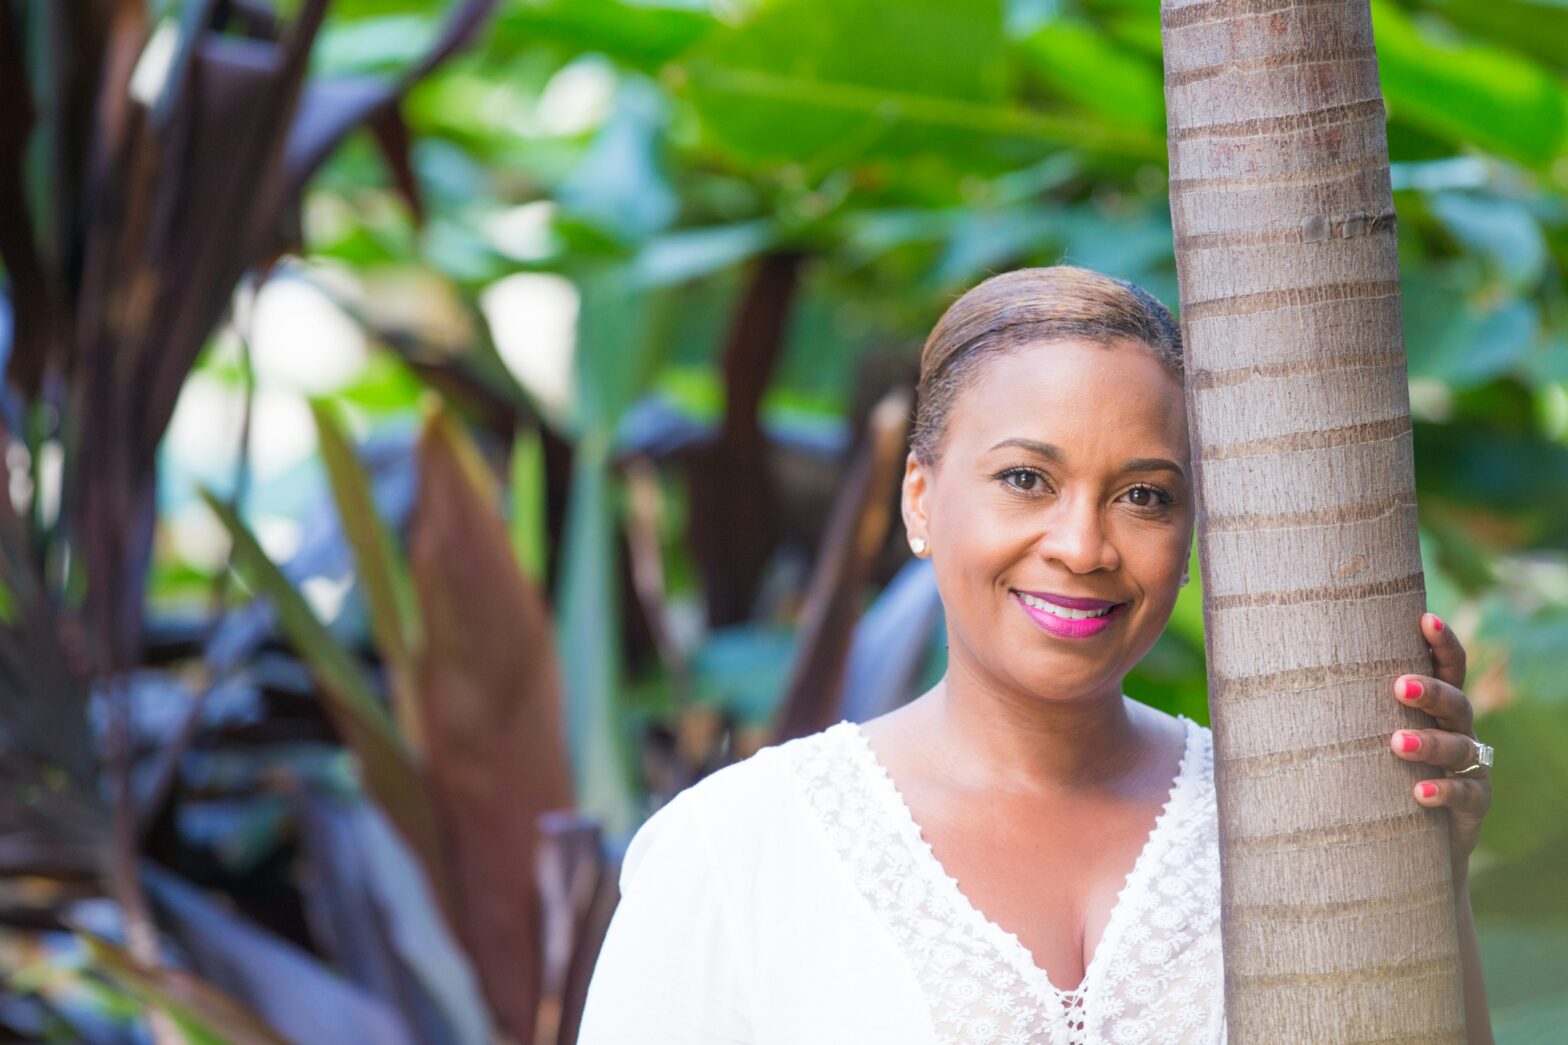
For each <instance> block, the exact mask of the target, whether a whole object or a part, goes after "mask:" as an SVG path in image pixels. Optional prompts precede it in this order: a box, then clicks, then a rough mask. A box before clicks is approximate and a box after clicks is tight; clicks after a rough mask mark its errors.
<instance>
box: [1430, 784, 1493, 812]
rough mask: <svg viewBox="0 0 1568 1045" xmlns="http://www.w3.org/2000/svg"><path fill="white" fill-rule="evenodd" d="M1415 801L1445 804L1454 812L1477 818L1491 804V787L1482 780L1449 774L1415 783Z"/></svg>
mask: <svg viewBox="0 0 1568 1045" xmlns="http://www.w3.org/2000/svg"><path fill="white" fill-rule="evenodd" d="M1415 791H1416V801H1417V802H1420V803H1421V804H1422V805H1424V806H1431V807H1436V806H1447V807H1448V808H1449V809H1450V810H1452V811H1453V812H1455V813H1468V814H1471V815H1473V816H1475V817H1476V818H1477V819H1479V817H1481V816H1482V815H1483V814H1485V813H1486V811H1487V809H1489V808H1491V805H1492V789H1491V787H1490V786H1488V784H1487V782H1486V781H1484V780H1471V779H1470V778H1469V777H1462V776H1451V777H1442V778H1440V779H1438V780H1423V781H1421V782H1420V783H1419V784H1417V785H1416V788H1415Z"/></svg>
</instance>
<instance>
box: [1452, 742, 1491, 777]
mask: <svg viewBox="0 0 1568 1045" xmlns="http://www.w3.org/2000/svg"><path fill="white" fill-rule="evenodd" d="M1470 743H1472V744H1474V745H1475V761H1474V762H1472V763H1470V764H1469V765H1468V766H1465V767H1464V768H1463V769H1456V770H1454V772H1455V773H1459V774H1463V773H1469V772H1472V771H1474V770H1477V769H1481V768H1482V767H1485V768H1488V769H1490V768H1491V766H1492V745H1491V744H1483V743H1481V742H1480V741H1479V740H1476V739H1475V738H1474V737H1471V738H1470Z"/></svg>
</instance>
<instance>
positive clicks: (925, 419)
mask: <svg viewBox="0 0 1568 1045" xmlns="http://www.w3.org/2000/svg"><path fill="white" fill-rule="evenodd" d="M1053 338H1080V339H1083V340H1087V341H1093V342H1098V343H1100V344H1109V343H1111V342H1115V341H1121V340H1132V341H1137V342H1140V343H1142V344H1144V345H1146V346H1147V347H1148V348H1149V350H1150V351H1151V352H1153V353H1154V355H1155V357H1156V358H1158V359H1159V361H1160V362H1161V363H1163V364H1164V365H1165V366H1166V368H1167V369H1168V370H1170V372H1171V373H1172V374H1173V375H1174V376H1175V377H1176V379H1177V380H1178V381H1180V380H1181V377H1182V347H1181V330H1180V328H1179V327H1178V326H1177V325H1176V320H1175V319H1173V318H1172V317H1171V313H1170V309H1168V308H1166V307H1165V306H1164V305H1162V304H1161V303H1160V302H1159V299H1157V298H1155V297H1154V296H1153V295H1152V294H1150V293H1149V292H1148V291H1146V290H1143V289H1142V288H1140V287H1136V286H1134V285H1133V284H1131V283H1128V282H1127V281H1126V280H1122V279H1117V278H1115V277H1114V276H1107V275H1104V274H1103V273H1099V272H1095V271H1093V270H1091V269H1085V268H1078V267H1076V266H1073V265H1052V266H1050V267H1048V268H1023V269H1015V270H1014V271H1012V272H1003V273H1001V274H999V275H995V276H992V277H990V278H989V279H987V280H985V281H984V282H982V283H980V284H978V285H977V286H975V287H972V288H971V289H970V290H969V291H968V293H966V294H964V295H963V296H962V297H960V298H959V299H958V300H957V301H955V302H953V303H952V304H951V305H949V306H948V309H947V311H946V312H944V313H942V318H941V319H939V320H937V324H936V326H935V327H934V328H933V329H932V331H931V336H930V337H928V338H926V344H925V349H924V350H923V351H922V352H921V354H920V383H919V385H918V386H917V388H916V392H915V423H914V428H913V431H912V432H911V434H910V440H909V442H910V446H911V448H912V449H913V450H914V451H915V456H916V457H917V458H918V459H919V461H920V463H921V464H923V465H925V466H926V467H928V468H934V467H936V465H937V464H938V462H939V461H940V458H941V448H942V439H943V436H944V435H945V433H946V431H947V421H948V415H949V414H950V413H951V412H952V409H953V404H954V402H956V401H957V399H958V394H959V393H960V392H962V391H963V390H964V389H965V388H966V387H967V386H968V385H969V383H970V382H971V381H972V380H973V379H974V376H975V374H977V373H978V372H979V370H980V366H981V364H983V363H984V362H985V360H986V359H988V358H990V357H991V356H994V355H997V354H1000V353H1001V352H1004V351H1006V350H1008V349H1012V348H1017V347H1020V346H1022V345H1026V344H1030V343H1033V342H1038V341H1049V340H1051V339H1053Z"/></svg>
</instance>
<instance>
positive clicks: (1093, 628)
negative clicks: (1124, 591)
mask: <svg viewBox="0 0 1568 1045" xmlns="http://www.w3.org/2000/svg"><path fill="white" fill-rule="evenodd" d="M1011 594H1012V597H1013V601H1014V602H1015V603H1017V604H1018V608H1019V609H1021V610H1023V611H1024V612H1025V613H1027V614H1028V615H1029V619H1030V620H1032V621H1034V622H1035V623H1036V624H1038V625H1039V626H1040V627H1041V628H1043V629H1045V630H1046V631H1048V632H1050V633H1051V634H1052V635H1058V636H1060V637H1062V638H1064V639H1086V638H1088V637H1089V636H1091V635H1098V634H1099V633H1100V632H1102V631H1104V630H1105V629H1106V628H1109V627H1110V626H1111V624H1112V623H1113V622H1114V621H1116V620H1117V619H1119V618H1120V617H1121V616H1122V614H1123V613H1125V612H1126V610H1127V604H1126V603H1125V602H1119V603H1117V604H1116V606H1115V608H1114V609H1112V610H1111V612H1109V613H1107V614H1106V615H1105V616H1103V617H1085V618H1083V619H1082V620H1064V619H1063V618H1061V617H1058V616H1055V615H1054V614H1052V613H1050V612H1049V611H1048V610H1042V609H1036V608H1035V607H1033V606H1031V605H1029V604H1028V603H1027V602H1025V601H1024V600H1023V599H1022V597H1020V596H1019V594H1018V592H1016V591H1015V592H1012V593H1011ZM1031 594H1033V593H1031Z"/></svg>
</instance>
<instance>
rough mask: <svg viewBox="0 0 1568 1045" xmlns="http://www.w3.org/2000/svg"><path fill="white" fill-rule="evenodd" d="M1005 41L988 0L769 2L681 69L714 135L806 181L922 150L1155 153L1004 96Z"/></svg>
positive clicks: (987, 163)
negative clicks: (796, 168) (795, 170)
mask: <svg viewBox="0 0 1568 1045" xmlns="http://www.w3.org/2000/svg"><path fill="white" fill-rule="evenodd" d="M1005 46H1006V44H1005V38H1004V34H1003V24H1002V8H1001V4H1000V3H998V2H996V0H982V2H979V3H964V4H954V3H949V2H946V0H838V2H835V3H832V4H821V3H817V2H814V0H777V2H775V3H769V4H764V5H760V7H759V8H758V10H757V12H756V14H755V15H754V16H753V17H752V18H751V19H749V20H748V21H746V22H745V23H743V24H741V25H739V26H736V27H734V28H728V29H725V30H722V31H717V32H714V33H712V34H710V35H709V36H708V37H707V38H706V39H705V40H704V41H703V43H702V44H701V45H699V46H698V47H697V48H696V49H695V50H694V51H693V52H692V53H691V54H690V55H688V56H687V57H686V59H684V61H683V63H682V67H683V68H684V70H685V72H686V75H687V78H688V80H689V84H688V86H689V90H690V96H691V98H692V100H693V102H694V103H695V104H696V106H697V109H698V112H699V113H700V114H701V116H702V118H703V122H704V126H705V127H706V128H707V130H708V131H709V133H710V134H711V135H712V136H713V138H714V140H715V141H716V142H717V143H719V144H720V145H722V146H724V147H726V148H728V149H729V150H731V151H732V152H734V153H735V154H736V155H737V156H739V157H742V158H744V159H746V160H750V161H779V162H789V163H795V164H799V165H801V166H802V167H803V168H804V169H805V171H806V172H807V174H808V177H818V176H820V175H821V174H823V173H825V172H827V171H829V170H832V169H833V168H835V167H838V166H842V165H847V164H852V163H857V162H865V161H869V160H882V161H893V162H896V161H900V160H907V159H908V158H910V157H911V156H915V155H923V154H936V155H940V156H942V157H944V158H948V159H951V160H953V161H954V162H955V163H956V164H957V166H958V167H960V168H962V169H970V170H977V171H989V172H991V173H998V172H1000V171H1002V170H1006V169H1010V168H1012V167H1016V166H1020V165H1022V164H1023V163H1026V162H1029V161H1031V160H1034V159H1038V158H1040V157H1041V156H1043V155H1045V154H1047V153H1049V152H1050V151H1052V150H1054V149H1056V148H1060V147H1066V146H1076V147H1081V148H1088V149H1099V150H1104V151H1107V152H1109V153H1112V154H1115V155H1121V156H1132V157H1136V158H1140V159H1150V160H1153V161H1155V162H1158V161H1160V160H1162V159H1163V157H1164V155H1165V146H1164V142H1163V141H1162V140H1160V138H1159V137H1158V136H1156V135H1153V134H1150V133H1148V132H1147V131H1141V130H1128V129H1126V128H1119V127H1112V126H1107V125H1106V124H1105V123H1104V121H1102V120H1098V119H1091V118H1087V117H1082V116H1077V115H1071V114H1065V113H1040V112H1035V111H1031V110H1028V109H1025V108H1023V107H1022V106H1020V105H1018V104H1017V103H1015V102H1013V101H1012V100H1011V99H1010V98H1009V95H1008V93H1007V85H1006V83H1005V80H1004V71H1005V69H1006V63H1005V62H1003V61H1002V60H1001V55H1002V54H1003V52H1004V48H1005ZM987 56H991V57H989V58H988V57H987Z"/></svg>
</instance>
